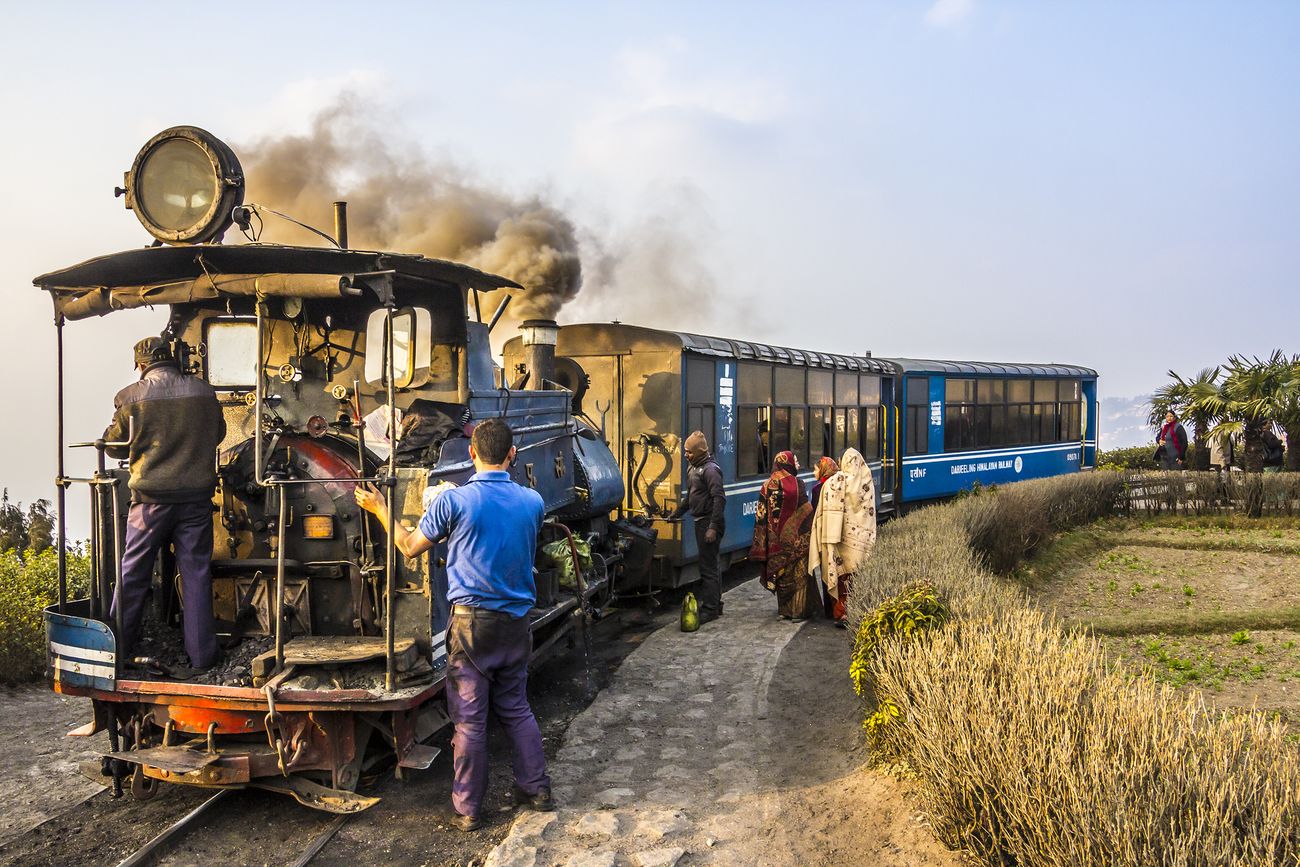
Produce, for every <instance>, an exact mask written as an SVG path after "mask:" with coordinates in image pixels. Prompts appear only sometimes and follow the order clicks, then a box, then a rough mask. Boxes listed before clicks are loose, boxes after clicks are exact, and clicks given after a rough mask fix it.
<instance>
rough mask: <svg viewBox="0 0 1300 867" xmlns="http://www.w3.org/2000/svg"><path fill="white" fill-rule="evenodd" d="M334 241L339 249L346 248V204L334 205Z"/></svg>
mask: <svg viewBox="0 0 1300 867" xmlns="http://www.w3.org/2000/svg"><path fill="white" fill-rule="evenodd" d="M334 240H335V241H337V242H338V245H339V247H341V248H342V249H344V250H346V249H347V248H348V203H347V202H335V203H334Z"/></svg>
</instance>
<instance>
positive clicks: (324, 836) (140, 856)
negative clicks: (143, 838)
mask: <svg viewBox="0 0 1300 867" xmlns="http://www.w3.org/2000/svg"><path fill="white" fill-rule="evenodd" d="M234 791H236V790H235V789H219V790H218V791H217V792H216V793H215V794H213V795H212V796H211V797H210V798H208V799H207V800H206V801H204V802H203V803H201V804H199V805H198V806H197V807H195V808H194V809H193V810H191V811H190V812H188V813H186V814H185V815H184V816H183V817H182V818H180V819H178V820H177V821H176V822H174V823H173V824H172V825H171V826H170V827H168V828H167V829H166V830H164V831H163V832H162V833H161V834H159V835H158V836H156V837H154V838H153V839H152V840H150V841H149V842H147V843H145V844H144V845H143V846H141V847H140V848H139V849H137V850H136V851H135V852H133V853H132V854H131V855H129V856H128V857H127V858H126V859H125V860H123V861H120V862H118V865H117V867H140V865H144V864H150V863H153V862H155V861H157V860H158V858H159V857H160V856H162V855H163V853H164V851H165V850H166V848H167V847H168V845H169V844H171V843H173V842H175V841H176V840H177V839H178V838H180V837H181V836H183V835H184V833H185V832H186V831H189V830H192V829H193V827H194V826H195V825H196V824H197V822H198V820H199V819H200V818H202V817H203V816H204V814H205V813H207V812H208V811H209V808H211V807H212V806H213V805H214V804H216V803H217V802H219V801H221V800H223V799H224V798H225V797H226V796H228V795H229V794H230V793H231V792H234ZM352 815H353V814H351V813H344V814H340V815H338V816H335V817H334V819H333V821H331V822H330V823H329V825H327V826H326V828H325V830H323V831H321V832H320V833H319V834H317V835H316V836H315V837H313V838H312V840H311V842H310V843H308V844H307V846H306V848H304V849H303V850H302V854H301V855H299V856H298V857H297V858H295V859H294V860H292V861H286V863H287V864H289V865H290V867H306V865H307V864H309V863H311V861H312V859H314V858H315V857H316V856H317V855H319V854H320V853H321V850H322V849H324V848H325V846H326V845H327V844H328V843H329V841H330V840H332V839H333V838H334V835H335V834H337V833H338V831H339V829H340V828H342V827H343V826H344V825H345V824H347V821H348V819H351V818H352Z"/></svg>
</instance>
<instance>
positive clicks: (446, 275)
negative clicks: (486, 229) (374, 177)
mask: <svg viewBox="0 0 1300 867" xmlns="http://www.w3.org/2000/svg"><path fill="white" fill-rule="evenodd" d="M381 274H384V275H391V278H392V280H393V281H394V283H398V284H402V283H405V284H408V285H413V286H420V287H424V288H427V289H428V290H430V291H433V292H437V291H439V290H441V291H444V292H445V291H458V292H460V293H463V292H464V291H465V290H467V289H474V290H477V291H485V292H486V291H492V290H496V289H522V288H523V287H521V286H520V285H519V284H518V283H515V282H514V281H513V280H507V279H506V278H504V277H499V276H497V275H495V274H488V273H486V272H484V271H480V270H478V269H477V268H471V267H470V266H468V265H462V264H459V263H457V262H448V261H446V260H443V259H426V258H425V257H423V256H412V255H407V254H401V253H379V252H371V251H365V250H334V249H330V248H326V247H286V246H280V245H273V244H236V245H230V246H225V245H220V244H210V245H195V246H189V247H145V248H142V249H136V250H127V251H125V252H122V253H114V254H112V255H109V256H100V257H99V258H96V259H90V260H88V261H86V262H82V263H81V264H79V265H74V266H72V267H71V268H65V269H63V270H61V271H52V272H50V273H49V274H42V275H41V276H39V277H37V278H36V279H34V280H33V281H32V282H33V283H34V284H35V285H36V286H39V287H40V288H42V289H45V290H47V291H49V292H50V293H51V295H52V296H53V298H54V307H55V310H56V311H57V312H58V313H60V314H62V315H63V316H65V317H66V318H68V319H84V318H87V317H90V316H103V315H105V314H107V313H111V312H112V311H114V310H125V309H130V308H134V307H144V306H147V305H154V304H184V303H191V302H197V301H205V300H210V299H214V298H218V297H220V296H222V295H254V294H258V293H261V294H282V295H303V296H308V297H311V296H314V297H343V296H344V295H347V294H354V293H349V292H347V291H343V289H342V286H343V282H341V281H331V280H330V279H323V278H332V277H339V278H348V281H347V282H350V281H351V278H354V277H355V278H359V282H360V283H365V282H366V280H367V278H370V277H373V276H374V275H381ZM268 278H270V279H268ZM313 278H314V279H313Z"/></svg>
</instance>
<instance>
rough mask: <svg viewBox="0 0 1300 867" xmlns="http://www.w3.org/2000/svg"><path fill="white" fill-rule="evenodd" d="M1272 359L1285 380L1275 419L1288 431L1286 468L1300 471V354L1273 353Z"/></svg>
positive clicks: (1274, 415)
mask: <svg viewBox="0 0 1300 867" xmlns="http://www.w3.org/2000/svg"><path fill="white" fill-rule="evenodd" d="M1272 361H1273V362H1274V363H1275V364H1278V365H1280V366H1281V367H1282V368H1283V370H1284V374H1285V380H1284V382H1283V383H1282V387H1281V389H1280V390H1279V392H1278V394H1277V398H1276V401H1275V403H1276V406H1275V407H1274V413H1273V420H1274V421H1275V422H1277V423H1278V425H1279V426H1280V427H1281V428H1282V430H1284V431H1286V442H1287V449H1286V469H1287V470H1289V471H1290V472H1293V473H1294V472H1300V355H1293V356H1291V357H1290V358H1287V357H1286V356H1284V355H1282V353H1281V352H1275V353H1273V358H1272Z"/></svg>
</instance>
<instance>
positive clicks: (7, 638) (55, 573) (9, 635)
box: [0, 548, 90, 685]
mask: <svg viewBox="0 0 1300 867" xmlns="http://www.w3.org/2000/svg"><path fill="white" fill-rule="evenodd" d="M89 575H90V561H89V558H87V557H86V556H84V555H83V554H81V552H80V551H70V552H69V553H68V598H70V599H71V598H76V597H77V596H82V595H84V594H85V592H86V589H87V587H88V586H89ZM58 582H59V558H58V554H57V552H56V551H55V550H54V549H53V548H47V549H45V550H43V551H40V552H39V553H35V554H33V553H28V554H27V556H26V557H25V558H21V557H19V556H18V554H17V553H16V552H14V551H3V552H0V681H3V682H4V683H5V684H7V685H12V684H15V683H22V682H24V681H28V680H33V679H35V678H38V677H40V676H41V674H43V673H44V671H45V621H44V618H43V616H42V611H43V610H44V609H45V608H47V607H48V606H50V605H53V604H54V603H55V602H56V601H57V599H58Z"/></svg>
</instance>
